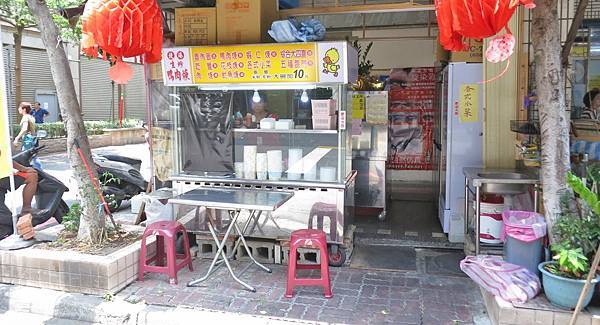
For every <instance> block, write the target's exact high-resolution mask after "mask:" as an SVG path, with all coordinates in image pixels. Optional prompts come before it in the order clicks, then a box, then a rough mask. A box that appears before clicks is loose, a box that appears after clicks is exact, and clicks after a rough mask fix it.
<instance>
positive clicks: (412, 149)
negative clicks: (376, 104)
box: [387, 68, 435, 170]
mask: <svg viewBox="0 0 600 325" xmlns="http://www.w3.org/2000/svg"><path fill="white" fill-rule="evenodd" d="M390 83H391V87H390V91H389V94H390V99H389V105H390V106H389V113H388V117H389V139H390V143H389V149H388V160H387V168H389V169H417V170H430V169H432V159H433V113H434V107H433V100H434V98H435V70H434V68H405V69H394V70H392V72H391V73H390Z"/></svg>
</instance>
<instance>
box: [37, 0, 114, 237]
mask: <svg viewBox="0 0 600 325" xmlns="http://www.w3.org/2000/svg"><path fill="white" fill-rule="evenodd" d="M27 5H28V6H29V9H30V10H31V12H32V13H33V15H34V16H35V17H36V18H37V20H38V28H39V30H40V32H41V34H42V41H43V42H44V46H45V48H46V53H47V54H48V58H49V59H50V71H51V72H52V79H53V80H54V84H55V85H56V92H57V95H58V103H59V106H60V111H61V114H62V117H63V121H64V123H65V128H66V130H67V148H68V151H69V161H70V163H71V169H72V170H73V175H74V177H75V180H76V181H77V185H78V190H79V192H78V195H79V198H80V200H81V206H82V208H83V213H82V215H81V220H80V225H79V234H78V236H77V237H78V239H80V240H84V241H88V242H91V243H100V242H101V241H102V239H103V237H104V233H105V217H104V215H103V213H102V212H101V211H102V210H100V209H99V208H98V207H99V206H100V199H99V197H98V195H97V194H96V192H95V190H94V187H93V184H92V181H91V180H90V179H89V176H88V173H87V171H86V169H85V166H84V164H83V162H82V161H81V159H80V157H79V155H78V153H77V148H76V147H75V139H77V140H78V141H79V144H80V145H81V149H82V150H83V154H84V157H85V159H86V160H87V161H88V162H89V163H90V165H91V166H90V167H91V168H92V173H93V176H94V177H95V178H96V179H97V178H98V176H97V173H96V169H95V168H94V167H93V166H94V165H93V162H92V157H91V151H90V145H89V141H88V137H87V135H86V133H85V127H84V125H83V117H82V115H81V108H80V107H79V102H78V101H77V93H76V92H75V85H74V84H73V77H72V75H71V69H70V68H69V61H68V60H67V55H66V53H65V50H64V48H63V46H62V42H61V41H60V38H59V31H58V28H57V26H56V25H55V23H54V21H53V20H52V16H51V14H50V11H49V10H48V6H47V5H46V2H45V1H43V0H27Z"/></svg>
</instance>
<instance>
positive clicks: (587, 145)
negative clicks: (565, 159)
mask: <svg viewBox="0 0 600 325" xmlns="http://www.w3.org/2000/svg"><path fill="white" fill-rule="evenodd" d="M571 153H574V154H579V153H587V154H588V157H589V160H600V142H595V141H594V142H592V141H584V140H576V141H571Z"/></svg>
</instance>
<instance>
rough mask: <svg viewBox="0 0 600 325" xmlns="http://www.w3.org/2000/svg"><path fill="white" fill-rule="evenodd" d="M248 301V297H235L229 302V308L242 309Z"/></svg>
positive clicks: (232, 309)
mask: <svg viewBox="0 0 600 325" xmlns="http://www.w3.org/2000/svg"><path fill="white" fill-rule="evenodd" d="M247 303H248V299H244V298H234V299H233V300H232V301H231V303H230V304H229V310H231V311H240V310H242V309H243V308H244V306H246V304H247Z"/></svg>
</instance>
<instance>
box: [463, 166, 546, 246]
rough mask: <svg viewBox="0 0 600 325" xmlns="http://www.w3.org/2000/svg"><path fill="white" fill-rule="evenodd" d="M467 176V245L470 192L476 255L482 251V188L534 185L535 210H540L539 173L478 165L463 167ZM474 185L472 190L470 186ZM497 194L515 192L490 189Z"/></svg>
mask: <svg viewBox="0 0 600 325" xmlns="http://www.w3.org/2000/svg"><path fill="white" fill-rule="evenodd" d="M463 174H464V176H465V202H464V204H465V206H464V213H465V217H464V218H465V225H464V227H465V228H464V232H465V245H466V244H467V240H468V238H469V194H473V195H474V196H475V215H474V216H473V217H474V218H475V227H474V228H475V229H474V230H473V232H474V234H473V235H474V237H475V238H474V244H475V255H479V251H480V246H481V243H480V238H479V236H480V234H481V220H480V218H481V193H482V191H483V190H482V188H483V187H485V186H489V185H490V184H493V185H494V186H496V187H497V186H502V185H508V188H509V189H512V186H515V185H516V186H520V185H526V186H533V206H534V211H535V212H539V202H538V201H539V192H540V184H541V182H540V178H539V176H538V175H537V174H535V173H532V172H529V171H518V170H514V169H486V168H478V167H465V168H464V169H463ZM471 186H472V187H474V190H473V191H471V188H470V187H471ZM490 192H491V193H495V194H514V193H510V191H509V193H502V191H494V190H492V191H490Z"/></svg>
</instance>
